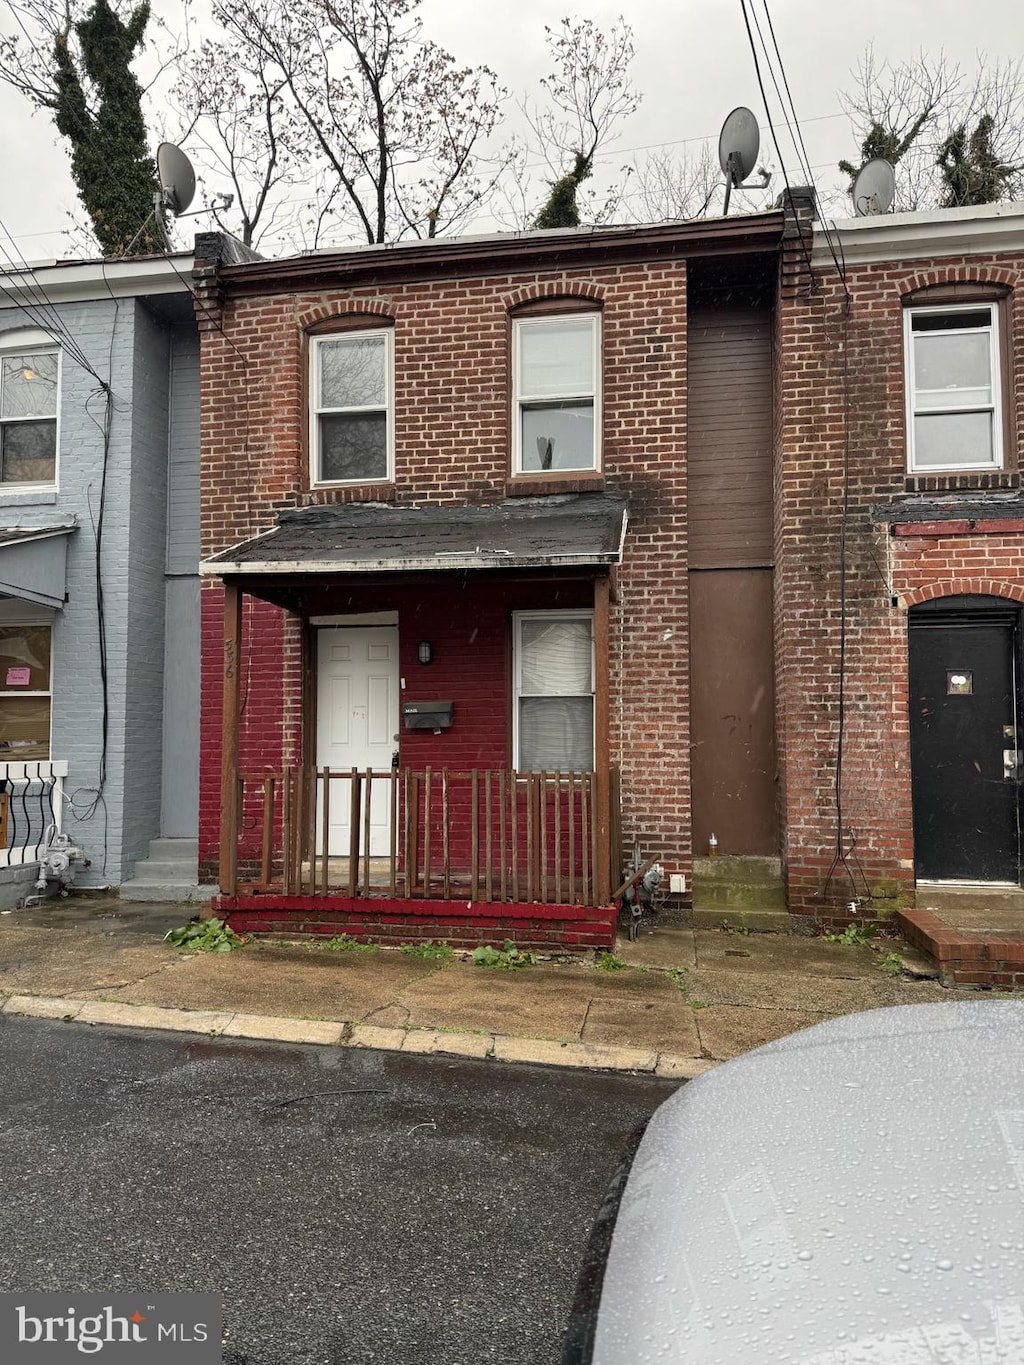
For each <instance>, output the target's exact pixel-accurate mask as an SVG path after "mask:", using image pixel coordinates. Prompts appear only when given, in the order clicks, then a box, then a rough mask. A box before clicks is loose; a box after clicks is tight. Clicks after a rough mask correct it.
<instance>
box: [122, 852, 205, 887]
mask: <svg viewBox="0 0 1024 1365" xmlns="http://www.w3.org/2000/svg"><path fill="white" fill-rule="evenodd" d="M198 870H199V859H198V858H192V859H191V860H188V859H185V858H177V859H175V858H143V859H141V860H140V861H139V862H137V863H136V864H135V875H136V876H137V877H146V878H148V879H149V880H150V881H153V880H154V879H156V880H159V881H165V882H174V881H178V882H180V881H186V882H194V881H195V880H196V873H197V872H198Z"/></svg>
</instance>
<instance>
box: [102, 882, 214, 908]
mask: <svg viewBox="0 0 1024 1365" xmlns="http://www.w3.org/2000/svg"><path fill="white" fill-rule="evenodd" d="M218 889H219V888H218V887H216V886H202V885H200V884H199V883H197V882H195V881H192V882H182V881H158V880H156V879H155V878H154V879H144V878H141V877H133V878H132V880H131V881H128V882H122V883H121V885H120V887H119V888H118V895H119V896H120V898H121V900H123V901H139V902H141V901H180V902H183V903H187V904H190V905H192V904H200V903H201V902H202V901H208V900H210V898H211V897H212V896H216V894H217V892H218Z"/></svg>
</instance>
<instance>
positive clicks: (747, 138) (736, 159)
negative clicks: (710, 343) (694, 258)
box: [718, 105, 761, 213]
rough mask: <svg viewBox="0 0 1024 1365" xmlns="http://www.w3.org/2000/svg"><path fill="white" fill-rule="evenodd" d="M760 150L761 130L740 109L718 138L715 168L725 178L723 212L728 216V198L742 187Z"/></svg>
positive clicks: (724, 125) (742, 107) (724, 126)
mask: <svg viewBox="0 0 1024 1365" xmlns="http://www.w3.org/2000/svg"><path fill="white" fill-rule="evenodd" d="M760 150H761V130H760V129H759V128H758V126H757V119H756V118H755V116H754V114H753V113H752V111H751V110H749V109H747V108H745V107H744V106H743V105H740V107H739V108H738V109H734V110H733V111H732V113H731V114H730V115H729V117H728V118H727V119H726V120H725V122H724V123H723V124H722V131H721V133H719V135H718V164H719V165H720V166H721V168H722V171H723V173H724V174H725V208H724V210H723V212H725V213H728V212H729V196H730V194H731V193H732V188H733V186H734V185H742V184H743V182H744V180H746V178H747V176H748V175H750V173H751V171H753V169H754V167H755V166H756V165H757V154H758V152H759V151H760Z"/></svg>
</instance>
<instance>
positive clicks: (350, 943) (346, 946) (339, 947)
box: [316, 934, 379, 953]
mask: <svg viewBox="0 0 1024 1365" xmlns="http://www.w3.org/2000/svg"><path fill="white" fill-rule="evenodd" d="M316 946H317V947H318V948H323V949H325V950H326V951H327V952H329V953H375V952H376V951H377V948H378V947H379V945H378V944H376V943H364V942H363V941H362V940H361V939H358V938H353V937H352V936H351V934H335V935H334V937H333V938H327V939H324V941H323V942H322V943H317V945H316Z"/></svg>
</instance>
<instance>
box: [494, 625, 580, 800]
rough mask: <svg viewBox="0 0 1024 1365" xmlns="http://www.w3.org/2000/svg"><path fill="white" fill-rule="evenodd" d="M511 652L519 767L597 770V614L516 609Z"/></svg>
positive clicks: (550, 770)
mask: <svg viewBox="0 0 1024 1365" xmlns="http://www.w3.org/2000/svg"><path fill="white" fill-rule="evenodd" d="M512 653H513V672H514V676H515V688H514V692H515V700H514V707H515V710H514V715H513V726H512V728H513V754H514V759H513V766H514V767H515V769H516V771H517V772H524V773H532V772H548V773H555V772H559V773H566V772H590V771H592V770H593V767H594V613H593V612H592V611H560V612H555V611H539V612H533V611H531V612H526V611H523V612H515V613H514V614H513V650H512Z"/></svg>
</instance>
